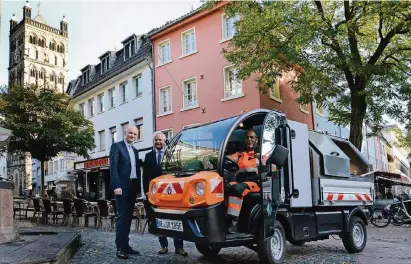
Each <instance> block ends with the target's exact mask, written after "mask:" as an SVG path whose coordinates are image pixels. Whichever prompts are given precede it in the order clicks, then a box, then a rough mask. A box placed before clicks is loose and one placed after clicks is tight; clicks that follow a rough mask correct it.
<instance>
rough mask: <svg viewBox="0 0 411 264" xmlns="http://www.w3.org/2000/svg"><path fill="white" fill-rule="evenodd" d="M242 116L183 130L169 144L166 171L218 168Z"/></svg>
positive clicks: (166, 154)
mask: <svg viewBox="0 0 411 264" xmlns="http://www.w3.org/2000/svg"><path fill="white" fill-rule="evenodd" d="M237 118H238V116H236V117H231V118H228V119H224V120H221V121H217V122H214V123H210V124H207V125H203V126H199V127H193V128H189V129H186V130H183V131H181V132H180V133H179V134H177V135H176V137H175V138H174V139H173V140H172V141H171V143H170V145H169V146H168V147H167V150H166V153H165V157H164V162H163V171H164V172H168V173H176V174H179V173H190V172H195V171H203V170H217V160H218V156H219V153H220V147H221V144H222V143H223V141H224V138H225V136H226V135H227V133H228V130H229V129H230V128H231V127H232V125H233V124H234V122H235V121H236V120H237Z"/></svg>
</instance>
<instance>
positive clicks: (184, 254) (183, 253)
mask: <svg viewBox="0 0 411 264" xmlns="http://www.w3.org/2000/svg"><path fill="white" fill-rule="evenodd" d="M175 252H176V254H179V255H181V256H184V257H187V256H188V253H187V252H186V251H185V250H184V249H182V248H178V249H176V251H175Z"/></svg>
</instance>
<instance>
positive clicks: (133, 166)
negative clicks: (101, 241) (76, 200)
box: [110, 126, 141, 259]
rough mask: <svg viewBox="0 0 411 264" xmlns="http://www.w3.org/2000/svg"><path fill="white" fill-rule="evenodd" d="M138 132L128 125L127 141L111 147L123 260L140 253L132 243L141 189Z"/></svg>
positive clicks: (125, 139) (111, 166)
mask: <svg viewBox="0 0 411 264" xmlns="http://www.w3.org/2000/svg"><path fill="white" fill-rule="evenodd" d="M137 135H138V129H137V128H136V127H135V126H131V127H128V128H127V129H126V131H125V135H124V140H123V141H120V142H117V143H114V144H113V145H111V149H110V177H111V187H112V189H113V190H114V195H115V200H116V207H117V216H116V246H117V252H116V256H117V257H118V258H120V259H127V258H128V254H133V255H139V254H140V253H139V252H138V251H136V250H134V249H133V248H132V247H131V246H130V245H129V240H130V239H129V235H130V228H131V221H132V220H133V212H134V207H135V202H136V198H137V194H138V193H139V192H140V191H141V183H140V181H141V178H140V177H141V175H140V164H139V157H138V150H137V149H136V148H135V147H134V146H133V143H134V141H135V140H136V138H137Z"/></svg>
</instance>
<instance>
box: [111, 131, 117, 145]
mask: <svg viewBox="0 0 411 264" xmlns="http://www.w3.org/2000/svg"><path fill="white" fill-rule="evenodd" d="M116 134H117V132H116V127H110V138H111V144H114V143H115V142H116Z"/></svg>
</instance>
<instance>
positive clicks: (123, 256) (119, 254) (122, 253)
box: [116, 249, 128, 259]
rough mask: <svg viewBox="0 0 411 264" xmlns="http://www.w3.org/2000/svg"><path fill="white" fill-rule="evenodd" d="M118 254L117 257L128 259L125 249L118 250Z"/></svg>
mask: <svg viewBox="0 0 411 264" xmlns="http://www.w3.org/2000/svg"><path fill="white" fill-rule="evenodd" d="M116 256H117V258H119V259H128V255H127V253H126V252H124V250H121V249H120V250H117V252H116Z"/></svg>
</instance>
